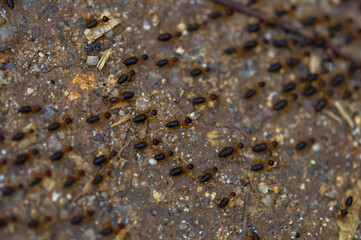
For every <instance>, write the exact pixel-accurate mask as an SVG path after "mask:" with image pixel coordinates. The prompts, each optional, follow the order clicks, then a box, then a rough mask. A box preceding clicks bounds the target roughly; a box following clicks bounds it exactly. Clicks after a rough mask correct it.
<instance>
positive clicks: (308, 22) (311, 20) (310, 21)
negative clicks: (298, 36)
mask: <svg viewBox="0 0 361 240" xmlns="http://www.w3.org/2000/svg"><path fill="white" fill-rule="evenodd" d="M316 22H317V18H316V17H309V18H306V19H305V20H303V22H302V24H303V25H304V26H310V25H313V24H315V23H316Z"/></svg>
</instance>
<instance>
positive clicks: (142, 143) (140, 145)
mask: <svg viewBox="0 0 361 240" xmlns="http://www.w3.org/2000/svg"><path fill="white" fill-rule="evenodd" d="M145 147H147V143H145V142H141V143H137V144H135V145H134V149H143V148H145Z"/></svg>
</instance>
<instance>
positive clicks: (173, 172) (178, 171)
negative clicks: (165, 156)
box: [169, 167, 183, 176]
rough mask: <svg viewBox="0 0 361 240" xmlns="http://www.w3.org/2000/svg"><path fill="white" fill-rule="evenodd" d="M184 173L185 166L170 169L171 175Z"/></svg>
mask: <svg viewBox="0 0 361 240" xmlns="http://www.w3.org/2000/svg"><path fill="white" fill-rule="evenodd" d="M182 173H183V168H182V167H176V168H173V169H172V170H170V171H169V174H170V175H171V176H178V175H180V174H182Z"/></svg>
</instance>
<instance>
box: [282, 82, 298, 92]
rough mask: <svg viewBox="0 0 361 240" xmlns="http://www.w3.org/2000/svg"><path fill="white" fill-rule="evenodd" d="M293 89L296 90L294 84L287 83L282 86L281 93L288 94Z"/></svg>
mask: <svg viewBox="0 0 361 240" xmlns="http://www.w3.org/2000/svg"><path fill="white" fill-rule="evenodd" d="M295 88H296V84H295V83H292V82H291V83H288V84H286V85H285V86H283V91H284V92H290V91H292V90H293V89H295Z"/></svg>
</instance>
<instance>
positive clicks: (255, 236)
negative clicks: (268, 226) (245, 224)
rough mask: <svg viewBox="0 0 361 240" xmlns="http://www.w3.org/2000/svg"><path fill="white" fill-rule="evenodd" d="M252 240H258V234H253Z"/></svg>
mask: <svg viewBox="0 0 361 240" xmlns="http://www.w3.org/2000/svg"><path fill="white" fill-rule="evenodd" d="M253 240H259V237H258V234H257V233H256V232H253Z"/></svg>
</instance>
